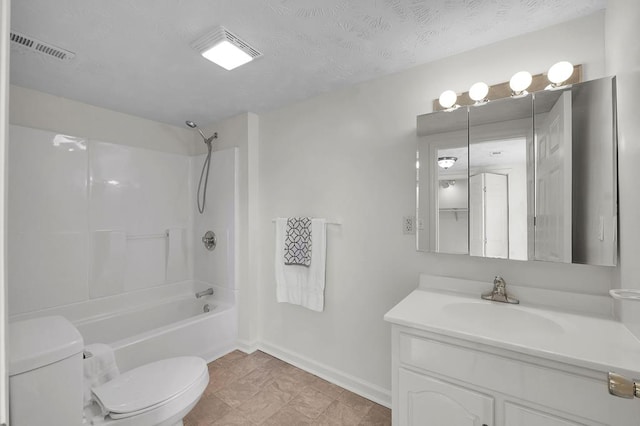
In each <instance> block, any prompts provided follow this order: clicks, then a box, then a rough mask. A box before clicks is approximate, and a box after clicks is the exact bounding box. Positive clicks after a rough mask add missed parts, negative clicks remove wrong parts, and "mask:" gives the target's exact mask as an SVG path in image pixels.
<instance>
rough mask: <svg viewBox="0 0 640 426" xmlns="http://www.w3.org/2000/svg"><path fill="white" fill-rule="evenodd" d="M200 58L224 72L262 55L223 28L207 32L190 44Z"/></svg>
mask: <svg viewBox="0 0 640 426" xmlns="http://www.w3.org/2000/svg"><path fill="white" fill-rule="evenodd" d="M191 47H193V48H194V49H195V50H197V51H198V52H199V53H200V54H201V55H202V56H204V57H205V58H206V59H208V60H210V61H211V62H213V63H215V64H217V65H219V66H221V67H222V68H224V69H226V70H229V71H230V70H232V69H234V68H237V67H239V66H240V65H244V64H246V63H247V62H250V61H252V60H253V59H256V58H258V57H260V56H262V53H260V52H258V51H257V50H256V49H254V48H253V47H251V46H250V45H249V43H247V42H245V41H243V40H241V39H240V37H238V36H236V35H235V34H233V33H232V32H231V31H229V30H227V29H226V28H224V27H218V28H216V29H215V30H213V31H211V32H208V33H207V34H205V35H203V36H202V37H200V38H199V39H197V40H196V41H194V42H193V43H192V44H191Z"/></svg>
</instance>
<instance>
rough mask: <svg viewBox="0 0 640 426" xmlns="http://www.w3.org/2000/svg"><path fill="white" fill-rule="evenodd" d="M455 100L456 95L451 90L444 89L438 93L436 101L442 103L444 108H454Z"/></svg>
mask: <svg viewBox="0 0 640 426" xmlns="http://www.w3.org/2000/svg"><path fill="white" fill-rule="evenodd" d="M456 100H458V95H457V94H456V92H454V91H453V90H445V91H444V92H442V94H441V95H440V98H439V99H438V102H440V105H442V108H444V109H454V108H456Z"/></svg>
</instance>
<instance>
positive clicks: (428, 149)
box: [416, 108, 469, 254]
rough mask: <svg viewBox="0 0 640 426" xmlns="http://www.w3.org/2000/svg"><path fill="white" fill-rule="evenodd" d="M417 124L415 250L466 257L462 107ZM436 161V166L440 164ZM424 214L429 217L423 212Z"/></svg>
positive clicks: (465, 146) (429, 116)
mask: <svg viewBox="0 0 640 426" xmlns="http://www.w3.org/2000/svg"><path fill="white" fill-rule="evenodd" d="M421 117H424V118H423V119H422V120H420V119H419V120H418V135H419V138H418V151H417V161H416V168H417V185H418V188H417V201H418V203H417V205H418V211H420V212H425V213H426V214H424V215H420V214H419V215H418V221H417V222H418V230H417V232H416V234H417V242H418V250H425V251H435V252H440V253H458V254H467V253H469V233H468V229H469V226H468V223H469V214H468V192H467V188H468V179H469V171H468V130H467V129H468V116H467V110H466V108H458V109H457V110H455V111H442V112H436V113H433V114H427V115H426V116H421ZM438 159H440V165H439V161H438ZM427 212H428V213H427Z"/></svg>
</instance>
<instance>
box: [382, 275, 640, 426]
mask: <svg viewBox="0 0 640 426" xmlns="http://www.w3.org/2000/svg"><path fill="white" fill-rule="evenodd" d="M458 284H461V285H458ZM482 285H483V284H482V283H477V282H469V281H467V282H466V283H465V282H464V280H455V279H450V278H441V277H433V276H423V277H421V285H420V287H419V288H418V289H417V290H415V291H414V292H413V293H411V294H410V295H409V296H407V297H406V298H405V299H404V300H403V301H401V302H400V303H399V304H398V305H396V306H395V307H394V308H393V309H391V310H390V311H389V312H388V313H387V314H386V315H385V320H386V321H388V322H391V323H392V359H393V360H392V369H393V370H392V371H393V382H392V398H393V424H394V425H395V426H405V425H421V426H425V425H426V426H449V425H450V426H467V425H468V426H485V425H486V426H578V425H588V426H595V425H598V426H602V425H610V426H638V425H640V399H637V398H636V399H624V398H620V397H616V396H613V395H610V394H609V390H608V385H609V383H608V373H609V372H613V373H617V374H620V375H622V376H624V377H628V378H630V379H640V341H638V340H637V339H636V338H635V337H634V336H633V335H632V334H631V333H630V332H629V331H628V330H627V329H626V328H625V327H624V326H623V325H622V324H621V323H619V322H616V321H613V320H609V319H604V318H601V317H598V316H590V315H578V314H569V313H565V312H562V311H560V310H546V309H538V308H533V307H531V306H528V304H527V303H526V302H527V300H525V297H526V298H531V299H534V300H535V299H538V300H537V302H540V303H544V302H545V301H553V303H555V304H556V305H557V304H558V303H563V302H558V298H560V299H561V298H562V297H564V296H563V295H562V294H561V292H552V294H544V293H545V292H544V291H542V292H540V291H538V290H527V289H525V288H517V287H515V289H516V294H515V295H516V296H518V297H520V298H521V300H522V302H523V303H522V304H521V305H510V304H506V303H497V302H490V301H485V300H481V299H480V292H479V291H478V292H477V294H475V295H474V296H473V297H472V296H471V294H472V293H475V292H476V290H477V289H479V287H480V286H482ZM490 288H491V285H490V283H487V284H484V288H483V290H487V289H490ZM443 289H447V290H448V291H442V290H443ZM451 290H453V291H451ZM508 290H512V289H509V288H508ZM518 291H519V293H518ZM570 298H571V296H569V298H567V299H566V303H567V304H571V303H572V301H571V300H570ZM598 303H600V302H599V301H598V300H595V299H594V301H593V304H594V306H596V305H597V304H598ZM606 303H608V302H607V301H606V300H605V302H604V306H605V307H604V308H603V310H605V311H606ZM596 310H597V308H596Z"/></svg>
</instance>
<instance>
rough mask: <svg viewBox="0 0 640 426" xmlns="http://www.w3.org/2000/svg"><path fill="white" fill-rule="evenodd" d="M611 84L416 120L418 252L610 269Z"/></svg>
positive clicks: (613, 199)
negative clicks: (602, 266)
mask: <svg viewBox="0 0 640 426" xmlns="http://www.w3.org/2000/svg"><path fill="white" fill-rule="evenodd" d="M615 88H616V86H615V77H609V78H602V79H598V80H592V81H587V82H584V83H579V84H573V85H571V86H567V87H565V88H560V89H555V90H544V91H540V92H536V93H533V94H528V95H526V96H521V97H518V98H506V99H500V100H496V101H491V102H487V103H484V104H481V105H473V106H469V107H459V108H457V109H454V110H448V111H439V112H434V113H430V114H424V115H420V116H418V117H417V136H418V147H417V161H416V172H417V192H416V194H417V217H418V220H417V223H418V230H417V232H416V234H417V247H418V250H420V251H430V252H438V253H453V254H465V255H471V256H480V257H490V258H502V259H513V260H541V261H551V262H562V263H582V264H591V265H605V266H614V265H615V264H616V260H617V167H616V149H617V148H616V127H615V122H616V119H615V99H616V97H615Z"/></svg>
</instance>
